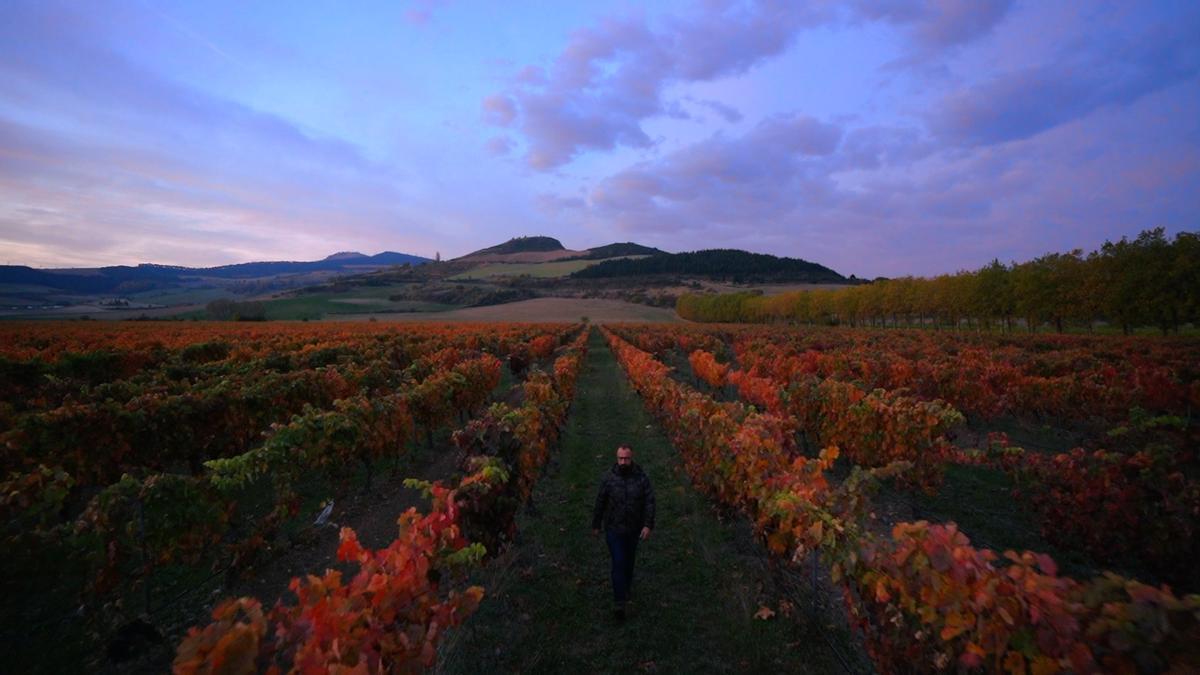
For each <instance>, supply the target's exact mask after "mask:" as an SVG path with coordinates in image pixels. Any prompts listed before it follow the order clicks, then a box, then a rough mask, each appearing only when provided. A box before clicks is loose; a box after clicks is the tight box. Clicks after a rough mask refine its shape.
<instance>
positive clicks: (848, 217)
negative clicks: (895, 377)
mask: <svg viewBox="0 0 1200 675" xmlns="http://www.w3.org/2000/svg"><path fill="white" fill-rule="evenodd" d="M647 6H648V3H635V2H605V3H585V2H571V3H540V2H537V3H535V2H507V3H495V2H472V1H469V0H422V1H419V2H375V3H354V4H353V5H349V4H347V3H333V2H311V3H307V2H297V3H286V4H281V3H275V2H257V3H253V2H247V3H220V2H212V1H209V2H152V1H151V0H141V1H128V2H99V1H97V2H86V3H83V2H54V1H49V2H20V1H18V2H6V3H4V4H3V5H0V247H2V249H3V251H4V254H3V256H0V263H13V264H29V265H34V266H42V267H51V266H53V267H57V266H95V265H101V264H131V263H138V262H146V261H153V262H162V263H171V264H186V265H213V264H223V263H231V262H243V261H247V260H262V259H313V258H319V257H323V256H325V255H327V254H329V253H332V252H334V251H336V250H360V251H363V252H366V253H374V252H378V251H382V250H396V251H403V252H408V253H416V254H420V255H427V256H433V255H434V253H435V252H440V253H441V254H442V256H443V257H452V256H456V255H462V254H465V253H468V252H470V251H472V250H474V249H477V248H481V247H484V246H488V245H492V244H495V243H498V242H500V241H503V240H505V239H507V238H509V237H511V236H518V235H528V234H548V235H551V236H555V237H558V238H559V239H560V240H562V242H563V243H564V244H565V245H566V246H568V247H570V248H586V247H588V246H595V245H600V244H606V243H610V242H613V241H630V240H632V241H637V242H639V243H643V244H648V245H653V246H659V247H661V248H664V249H667V250H672V251H683V250H695V249H699V248H712V247H737V248H745V249H748V250H753V251H760V252H770V253H776V254H781V255H791V256H797V257H802V258H805V259H809V260H814V261H817V262H821V263H823V264H826V265H829V266H831V267H833V268H834V269H836V270H838V271H840V272H843V273H845V274H850V273H854V274H858V275H859V276H867V277H870V276H875V275H888V276H894V275H901V274H935V273H940V272H948V271H954V270H957V269H962V268H974V267H977V266H979V265H982V264H984V263H986V262H987V261H989V260H990V259H992V258H993V257H999V258H1000V259H1001V260H1023V259H1027V258H1030V257H1034V256H1037V255H1040V254H1042V253H1045V252H1049V251H1063V250H1069V249H1072V248H1077V247H1078V248H1084V249H1092V248H1096V247H1098V246H1099V245H1100V244H1101V243H1103V242H1104V241H1105V240H1106V239H1116V238H1119V237H1121V236H1123V235H1135V234H1136V233H1137V232H1138V231H1139V230H1141V229H1146V228H1150V227H1154V226H1164V227H1166V228H1167V229H1168V231H1169V232H1176V231H1180V230H1191V231H1194V230H1196V229H1197V215H1198V214H1200V5H1197V4H1196V3H1194V2H1103V1H1094V2H1021V1H1016V0H1014V1H1007V0H937V1H934V2H927V3H915V2H914V3H908V2H900V1H898V0H853V1H850V2H810V3H801V2H795V1H786V0H779V1H766V0H764V1H758V2H753V1H742V2H728V1H722V0H700V1H697V2H659V3H653V5H652V9H647Z"/></svg>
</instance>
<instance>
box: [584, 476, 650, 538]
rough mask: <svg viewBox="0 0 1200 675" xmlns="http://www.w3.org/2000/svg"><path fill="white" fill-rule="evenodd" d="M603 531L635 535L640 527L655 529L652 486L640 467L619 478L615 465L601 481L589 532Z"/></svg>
mask: <svg viewBox="0 0 1200 675" xmlns="http://www.w3.org/2000/svg"><path fill="white" fill-rule="evenodd" d="M601 521H603V523H604V530H605V531H606V532H614V533H617V534H636V533H638V532H641V531H642V528H643V527H648V528H650V529H652V530H653V529H654V486H653V485H651V484H650V477H649V476H647V475H646V472H645V471H642V467H640V466H638V465H637V464H631V465H630V469H629V474H628V475H624V476H622V475H621V473H620V472H619V471H618V469H617V465H616V464H614V465H613V468H612V470H611V471H609V472H608V473H606V474H604V480H602V481H600V494H598V495H596V507H595V508H594V509H592V529H593V530H598V529H600V524H601Z"/></svg>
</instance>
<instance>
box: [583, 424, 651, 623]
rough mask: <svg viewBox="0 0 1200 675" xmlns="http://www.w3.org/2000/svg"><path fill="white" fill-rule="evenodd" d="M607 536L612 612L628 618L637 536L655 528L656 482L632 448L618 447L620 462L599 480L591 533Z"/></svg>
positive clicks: (618, 617)
mask: <svg viewBox="0 0 1200 675" xmlns="http://www.w3.org/2000/svg"><path fill="white" fill-rule="evenodd" d="M601 523H603V525H604V536H605V540H606V541H607V542H608V552H609V554H610V555H611V556H612V584H613V600H614V601H615V604H614V608H613V615H614V616H615V617H616V618H617V620H622V619H624V618H625V605H626V603H627V602H629V588H630V586H632V585H633V558H634V555H635V554H636V553H637V545H638V539H639V538H641V539H646V538H648V537H649V536H650V531H651V530H653V529H654V486H652V485H651V484H650V477H649V476H647V475H646V472H644V471H642V467H640V466H638V465H637V464H634V462H633V449H632V448H630V447H629V446H628V445H622V446H620V447H618V448H617V463H616V464H615V465H613V467H612V470H611V471H609V472H608V473H606V474H604V478H603V480H601V481H600V493H599V494H598V495H596V507H595V508H594V509H593V510H592V534H594V535H599V534H600V525H601Z"/></svg>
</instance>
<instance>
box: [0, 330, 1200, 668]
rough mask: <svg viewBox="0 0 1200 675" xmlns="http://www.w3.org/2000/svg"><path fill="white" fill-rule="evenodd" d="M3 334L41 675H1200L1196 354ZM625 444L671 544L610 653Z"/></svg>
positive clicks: (747, 335) (13, 618)
mask: <svg viewBox="0 0 1200 675" xmlns="http://www.w3.org/2000/svg"><path fill="white" fill-rule="evenodd" d="M480 318H483V317H480ZM509 318H510V319H511V318H514V317H509ZM576 318H578V317H576ZM497 320H498V318H497ZM0 330H2V331H3V333H4V340H3V347H0V366H2V370H0V388H2V389H3V391H4V397H3V403H2V406H0V435H3V444H2V445H0V449H2V452H3V454H2V455H0V461H3V464H4V466H3V469H4V473H5V484H4V491H3V495H4V497H3V502H2V508H3V509H4V522H5V523H6V529H5V531H4V536H5V538H6V540H7V542H6V543H7V544H8V546H7V550H9V551H11V552H13V553H12V555H10V556H8V557H7V558H6V559H5V563H4V564H5V565H6V566H7V568H6V570H5V574H4V579H5V592H6V594H7V595H8V597H10V598H21V599H22V600H21V601H20V602H10V603H6V609H5V613H4V616H3V617H2V621H3V626H2V628H3V630H4V631H5V634H6V635H7V636H14V635H19V636H21V637H22V639H21V640H20V641H19V642H18V641H13V640H6V641H5V643H6V645H9V646H8V647H6V651H8V652H9V653H7V654H6V657H7V658H8V660H9V662H10V663H13V664H14V667H18V668H21V669H24V670H45V671H60V672H61V671H63V670H79V669H105V668H118V669H122V670H132V671H145V672H150V671H160V670H162V669H164V668H166V667H168V665H169V664H171V663H172V662H173V663H174V667H175V668H176V670H177V671H178V672H202V671H204V670H205V669H206V668H209V667H211V666H212V665H213V664H215V663H218V662H222V661H224V662H226V663H240V664H242V665H243V666H245V667H246V668H247V669H265V668H266V667H267V666H268V665H270V664H275V665H282V666H284V667H291V666H295V667H298V668H316V669H327V668H330V667H332V666H334V665H341V666H346V667H354V666H361V665H364V664H365V665H366V666H368V668H378V667H381V668H385V669H396V670H422V669H428V668H433V667H435V666H437V667H442V668H444V669H446V670H449V671H450V672H478V671H479V669H480V668H487V669H491V670H495V669H503V670H520V671H530V670H534V671H536V670H554V669H557V668H561V667H566V666H570V667H572V668H576V669H582V670H584V671H596V670H632V669H639V668H640V669H642V670H646V669H651V670H653V669H664V670H668V671H674V670H680V669H687V668H689V667H693V666H695V665H696V664H708V665H707V666H705V668H706V669H708V670H757V671H764V670H770V671H785V672H805V671H807V672H830V671H836V670H839V669H844V670H849V671H851V672H858V671H869V670H872V669H873V670H876V671H878V672H906V671H908V670H913V669H915V670H917V671H934V670H939V669H954V668H960V669H964V670H983V671H1005V672H1057V671H1071V672H1110V671H1126V672H1139V671H1141V672H1160V671H1164V670H1167V669H1170V668H1175V669H1185V670H1186V669H1187V668H1191V667H1195V666H1196V665H1197V663H1198V662H1197V659H1198V658H1200V653H1198V652H1197V647H1196V645H1197V644H1200V639H1198V631H1200V596H1196V595H1194V593H1196V592H1197V591H1198V590H1200V579H1198V578H1197V577H1196V571H1195V566H1194V564H1192V561H1194V560H1195V558H1196V556H1197V554H1198V553H1200V551H1197V550H1196V546H1197V541H1200V537H1197V531H1196V529H1197V525H1198V520H1200V517H1198V514H1200V482H1198V481H1200V471H1198V470H1197V469H1198V466H1200V458H1197V457H1196V455H1195V452H1196V448H1197V447H1198V444H1197V426H1196V422H1195V414H1196V410H1197V408H1198V406H1200V370H1198V369H1200V365H1198V364H1200V342H1197V341H1196V340H1194V339H1190V338H1142V337H1131V338H1118V337H1099V336H1043V335H1037V336H1019V335H1018V336H1011V335H1009V336H1005V335H989V334H958V333H949V332H931V331H922V330H897V329H890V330H873V329H848V328H792V327H782V326H737V325H727V324H712V325H703V326H697V325H683V324H672V323H658V324H649V323H637V324H634V323H608V324H606V325H604V326H603V327H601V328H594V327H589V326H588V325H587V324H579V323H569V322H563V323H553V324H552V323H542V324H529V323H498V322H496V323H454V324H432V323H386V322H355V323H336V322H329V323H296V324H285V323H262V324H246V323H194V322H193V323H115V322H114V323H99V324H97V323H85V322H73V323H39V324H17V323H14V324H6V325H3V326H0ZM621 442H625V443H629V444H631V445H632V446H633V447H634V448H635V449H636V451H637V453H638V455H637V460H638V461H639V462H640V463H642V464H643V465H644V466H645V467H646V468H647V470H648V471H649V472H650V475H651V477H652V479H653V480H654V482H655V484H656V486H657V489H658V492H659V502H660V507H659V508H660V518H659V520H660V523H659V527H658V530H657V531H656V533H655V535H654V537H653V538H652V539H651V540H650V541H649V542H648V543H647V544H646V545H645V553H642V554H639V555H640V556H641V557H640V558H639V561H640V562H639V566H640V568H639V569H641V570H642V571H640V572H639V574H643V577H642V579H643V581H642V582H640V583H641V584H642V587H641V588H639V590H638V594H637V596H636V597H637V602H636V607H637V610H636V612H635V613H634V615H633V616H632V617H631V619H630V621H629V622H628V623H627V624H623V625H617V626H613V625H612V624H611V623H609V621H610V619H608V617H607V614H606V613H605V610H606V608H607V606H606V605H605V597H606V593H607V592H608V587H607V580H606V577H605V571H604V569H603V563H604V562H605V556H604V553H603V552H602V550H601V549H602V546H600V547H598V548H593V547H592V545H594V542H592V541H591V540H590V535H589V534H588V533H587V531H586V520H587V514H588V511H589V509H590V506H591V500H592V498H593V497H594V494H593V490H594V489H595V481H596V480H597V479H598V477H599V475H600V474H601V472H603V471H604V470H605V469H606V467H607V466H609V464H610V462H611V451H612V448H613V447H615V445H616V444H617V443H621ZM410 477H412V478H415V479H414V480H405V479H407V478H410ZM527 504H528V506H526V505H527ZM397 518H399V527H398V528H397V526H396V525H395V524H394V523H396V522H397ZM335 524H336V525H335ZM293 577H294V579H293ZM289 580H291V581H290V582H289ZM277 599H278V603H277ZM514 617H515V619H514ZM446 629H450V630H446ZM17 644H19V645H20V646H12V645H17ZM798 645H807V646H806V647H805V648H804V649H803V650H799V649H797V648H796V647H797V646H798Z"/></svg>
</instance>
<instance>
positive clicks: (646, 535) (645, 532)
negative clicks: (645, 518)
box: [641, 527, 650, 539]
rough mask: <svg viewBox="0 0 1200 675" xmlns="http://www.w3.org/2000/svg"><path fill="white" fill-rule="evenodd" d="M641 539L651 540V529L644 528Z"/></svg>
mask: <svg viewBox="0 0 1200 675" xmlns="http://www.w3.org/2000/svg"><path fill="white" fill-rule="evenodd" d="M641 538H642V539H649V538H650V528H648V527H643V528H642V534H641Z"/></svg>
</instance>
